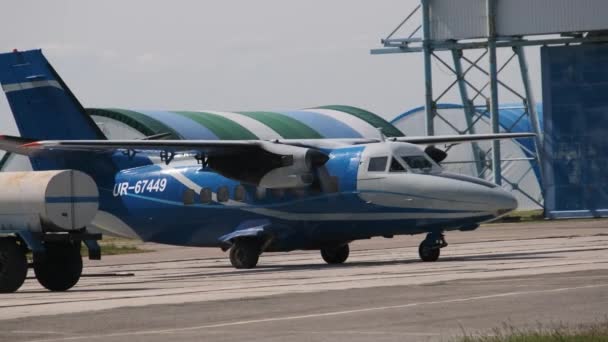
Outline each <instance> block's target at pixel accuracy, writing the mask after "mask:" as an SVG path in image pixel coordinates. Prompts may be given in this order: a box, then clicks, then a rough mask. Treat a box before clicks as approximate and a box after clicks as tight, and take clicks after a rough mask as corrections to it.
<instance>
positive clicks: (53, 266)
mask: <svg viewBox="0 0 608 342" xmlns="http://www.w3.org/2000/svg"><path fill="white" fill-rule="evenodd" d="M34 273H35V274H36V279H38V282H39V283H40V285H42V286H44V287H45V288H46V289H48V290H50V291H67V290H69V289H71V288H72V287H73V286H74V285H76V283H78V281H79V280H80V275H81V274H82V257H81V256H80V242H77V243H47V244H46V253H45V255H42V256H39V257H36V256H34Z"/></svg>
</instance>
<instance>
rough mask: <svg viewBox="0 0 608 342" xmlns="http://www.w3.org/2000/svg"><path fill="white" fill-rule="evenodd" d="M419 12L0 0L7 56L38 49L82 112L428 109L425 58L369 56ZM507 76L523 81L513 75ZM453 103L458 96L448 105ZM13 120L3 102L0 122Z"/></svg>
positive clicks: (272, 1)
mask: <svg viewBox="0 0 608 342" xmlns="http://www.w3.org/2000/svg"><path fill="white" fill-rule="evenodd" d="M417 3H418V1H417V0H374V1H369V0H330V1H328V0H308V1H285V0H256V1H251V0H249V1H246V0H241V1H236V0H235V1H201V0H180V1H151V0H121V1H118V0H104V1H84V0H54V1H43V0H39V1H33V0H28V1H24V0H3V5H2V11H1V12H0V32H2V34H1V35H0V50H2V51H3V52H4V51H10V50H12V49H13V48H18V49H20V50H25V49H32V48H42V49H43V52H44V54H45V55H46V56H47V58H48V59H49V60H50V61H51V63H52V64H53V65H54V66H55V68H56V69H57V70H58V72H59V73H60V74H61V76H62V77H63V79H64V81H66V83H67V84H68V85H69V86H70V88H71V89H72V91H73V92H74V93H75V94H76V96H77V97H78V98H79V99H80V101H81V102H82V104H83V105H84V106H85V107H126V108H134V109H191V110H196V109H210V110H257V109H261V110H264V109H267V110H271V109H297V108H303V107H311V106H317V105H327V104H348V105H353V106H359V107H363V108H365V109H368V110H371V111H373V112H376V113H378V114H380V115H382V116H383V117H385V118H387V119H390V118H393V117H394V116H396V115H397V114H399V113H401V112H403V111H405V110H407V109H410V108H412V107H415V106H419V105H422V104H423V103H424V83H423V74H422V55H421V54H399V55H383V56H372V55H370V52H369V50H370V49H372V48H377V47H379V46H380V43H379V41H380V38H382V37H384V36H386V34H387V33H389V32H390V31H391V30H392V29H393V28H394V27H395V26H396V25H397V24H398V23H399V22H400V21H401V20H402V19H403V18H404V17H405V16H406V15H407V14H408V13H409V11H410V10H411V9H412V8H413V7H414V6H415V5H416V4H417ZM403 34H406V32H404V33H403ZM506 53H508V51H506V52H504V53H503V54H502V55H503V58H504V57H505V54H506ZM528 58H529V61H530V68H531V72H532V79H533V85H534V89H535V92H536V97H537V98H540V93H539V89H540V86H539V78H540V71H538V70H539V68H538V64H539V63H538V49H530V50H528ZM515 70H516V69H515ZM435 74H436V75H437V76H438V78H437V79H436V80H438V83H439V84H443V85H447V84H448V82H449V81H450V80H449V78H448V74H449V73H448V72H447V70H445V68H440V67H439V68H437V67H436V68H435ZM505 77H506V79H507V80H517V79H518V78H517V73H516V72H515V71H509V70H506V72H505ZM478 78H479V81H485V78H482V77H479V76H478ZM458 100H459V98H458V97H457V93H456V92H452V93H451V94H448V95H447V97H446V98H445V100H443V99H442V101H443V102H446V101H447V102H458ZM512 100H513V98H512V97H508V96H504V97H503V98H501V102H505V101H507V102H508V101H512ZM8 111H9V108H8V105H7V104H6V101H5V99H4V97H2V99H1V100H0V114H2V117H3V118H5V113H7V112H8ZM6 121H7V120H6V119H3V120H2V124H1V125H0V127H1V128H4V130H6V127H7V122H6ZM9 133H14V132H9Z"/></svg>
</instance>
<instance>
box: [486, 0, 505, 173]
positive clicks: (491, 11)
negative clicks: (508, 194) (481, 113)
mask: <svg viewBox="0 0 608 342" xmlns="http://www.w3.org/2000/svg"><path fill="white" fill-rule="evenodd" d="M495 5H496V3H495V0H486V7H487V17H488V59H489V61H488V63H489V74H490V117H491V121H492V133H500V120H499V119H500V118H499V115H500V112H499V110H498V66H497V57H496V6H495ZM492 171H494V183H496V184H498V185H502V167H501V164H500V141H498V140H494V141H492Z"/></svg>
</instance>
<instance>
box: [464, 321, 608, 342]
mask: <svg viewBox="0 0 608 342" xmlns="http://www.w3.org/2000/svg"><path fill="white" fill-rule="evenodd" d="M455 341H456V342H608V321H605V322H603V323H596V324H584V325H578V326H565V325H561V326H558V327H556V328H544V327H542V326H539V327H538V328H536V329H531V330H530V329H517V328H514V327H509V326H504V327H503V328H499V329H495V330H494V332H493V333H491V334H487V335H478V336H476V335H468V336H465V337H461V338H459V339H456V340H455Z"/></svg>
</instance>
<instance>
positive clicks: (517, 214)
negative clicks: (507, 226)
mask: <svg viewBox="0 0 608 342" xmlns="http://www.w3.org/2000/svg"><path fill="white" fill-rule="evenodd" d="M544 219H545V215H544V212H543V210H542V209H538V210H520V211H514V212H512V213H510V214H507V215H505V216H503V217H502V218H500V219H499V220H496V221H493V223H505V222H530V221H543V220H544Z"/></svg>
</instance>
